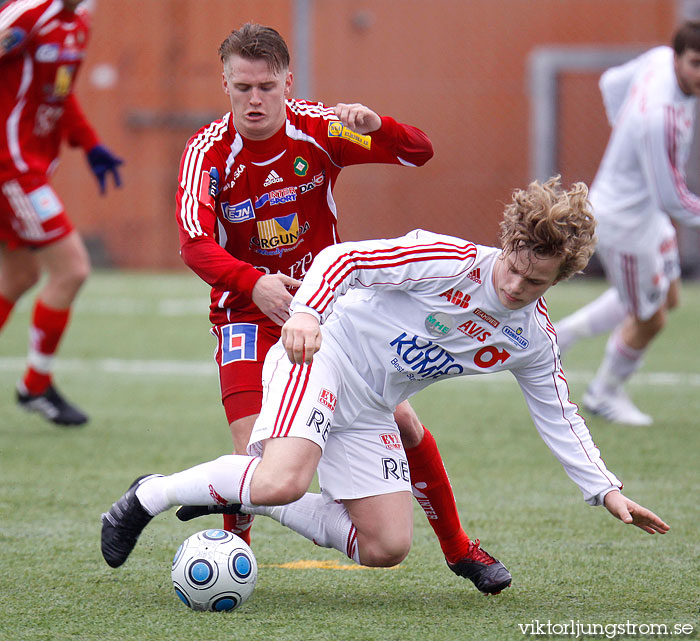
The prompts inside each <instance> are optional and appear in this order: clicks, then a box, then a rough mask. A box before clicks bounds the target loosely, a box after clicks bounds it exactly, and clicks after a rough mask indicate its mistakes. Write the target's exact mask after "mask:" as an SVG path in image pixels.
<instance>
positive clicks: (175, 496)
mask: <svg viewBox="0 0 700 641" xmlns="http://www.w3.org/2000/svg"><path fill="white" fill-rule="evenodd" d="M258 463H260V458H259V457H253V456H240V455H237V454H227V455H226V456H221V457H219V458H218V459H215V460H213V461H209V462H208V463H202V464H201V465H195V466H194V467H191V468H190V469H188V470H184V471H182V472H177V473H176V474H171V475H170V476H159V477H154V478H152V479H148V480H147V481H145V482H144V483H142V484H141V485H140V486H139V487H138V489H137V490H136V496H137V498H138V499H139V501H140V502H141V505H142V506H143V508H144V509H145V510H146V512H148V513H149V514H151V515H152V516H155V515H156V514H160V513H161V512H165V510H168V509H170V508H171V507H174V506H176V505H220V504H222V503H249V502H250V480H251V478H252V476H253V472H254V470H255V468H256V467H257V466H258Z"/></svg>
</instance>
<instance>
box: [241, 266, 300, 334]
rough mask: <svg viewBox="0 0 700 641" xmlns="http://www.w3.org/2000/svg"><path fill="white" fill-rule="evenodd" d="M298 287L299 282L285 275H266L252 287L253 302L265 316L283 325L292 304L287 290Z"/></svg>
mask: <svg viewBox="0 0 700 641" xmlns="http://www.w3.org/2000/svg"><path fill="white" fill-rule="evenodd" d="M299 285H301V281H300V280H296V278H290V277H289V276H287V275H286V274H266V275H265V276H261V277H260V278H258V282H257V283H255V287H253V302H254V303H255V304H256V305H257V306H258V308H259V309H260V311H261V312H262V313H263V314H265V316H268V317H269V318H271V319H272V320H273V321H275V323H277V324H278V325H283V324H284V322H285V321H286V320H287V319H288V318H289V304H290V303H291V302H292V294H291V293H290V292H289V289H287V288H288V287H291V288H294V289H296V288H297V287H299Z"/></svg>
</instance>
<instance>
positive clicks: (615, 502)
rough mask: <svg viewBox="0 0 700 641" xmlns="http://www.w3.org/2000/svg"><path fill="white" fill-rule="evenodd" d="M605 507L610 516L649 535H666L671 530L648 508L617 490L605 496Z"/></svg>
mask: <svg viewBox="0 0 700 641" xmlns="http://www.w3.org/2000/svg"><path fill="white" fill-rule="evenodd" d="M605 507H606V508H607V509H608V512H610V514H612V515H613V516H616V517H617V518H618V519H620V520H621V521H622V522H623V523H631V524H632V525H636V526H637V527H638V528H640V529H642V530H644V531H645V532H648V533H649V534H654V533H655V532H658V533H659V534H666V532H668V530H669V529H670V526H669V525H668V524H667V523H664V521H662V520H661V519H660V518H659V517H658V516H656V514H654V513H653V512H652V511H651V510H647V508H645V507H643V506H641V505H639V504H638V503H635V502H634V501H632V500H630V499H628V498H627V497H626V496H623V495H622V494H621V493H620V492H618V491H617V490H613V491H612V492H608V493H607V494H606V495H605Z"/></svg>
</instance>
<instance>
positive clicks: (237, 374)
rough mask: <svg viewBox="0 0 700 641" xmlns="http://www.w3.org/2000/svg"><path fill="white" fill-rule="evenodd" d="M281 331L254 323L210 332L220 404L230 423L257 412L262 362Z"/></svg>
mask: <svg viewBox="0 0 700 641" xmlns="http://www.w3.org/2000/svg"><path fill="white" fill-rule="evenodd" d="M280 331H281V328H280V327H277V326H275V328H274V329H273V328H271V327H268V326H263V325H258V324H257V323H229V324H228V325H216V326H215V327H213V328H212V330H211V332H212V334H214V336H215V337H216V352H215V354H214V358H215V359H216V364H217V366H218V368H219V382H220V384H221V402H222V403H223V406H224V411H225V412H226V418H227V419H228V422H229V423H231V422H233V421H236V420H238V419H241V418H245V417H246V416H251V415H252V414H258V413H259V412H260V406H261V405H262V368H263V362H264V361H265V356H266V355H267V352H268V351H269V350H270V348H271V347H272V346H273V345H274V344H275V343H276V342H277V341H278V340H279V337H280Z"/></svg>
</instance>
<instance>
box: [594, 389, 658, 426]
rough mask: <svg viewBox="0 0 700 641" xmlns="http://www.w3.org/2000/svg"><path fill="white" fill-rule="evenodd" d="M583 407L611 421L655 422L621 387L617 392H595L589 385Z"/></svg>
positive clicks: (626, 422)
mask: <svg viewBox="0 0 700 641" xmlns="http://www.w3.org/2000/svg"><path fill="white" fill-rule="evenodd" d="M583 407H584V408H585V409H586V410H588V411H589V412H591V414H596V415H597V416H600V417H602V418H604V419H606V420H608V421H610V422H611V423H623V424H625V425H636V426H645V425H651V424H652V423H653V422H654V419H652V417H651V416H649V414H645V413H644V412H642V411H641V410H640V409H639V408H638V407H637V406H636V405H635V404H634V403H633V402H632V401H631V400H630V398H629V396H627V394H625V392H624V391H623V390H622V389H621V388H620V389H618V390H617V391H615V392H598V393H594V392H593V391H591V388H590V387H589V388H588V389H587V390H586V393H585V394H584V395H583Z"/></svg>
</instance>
